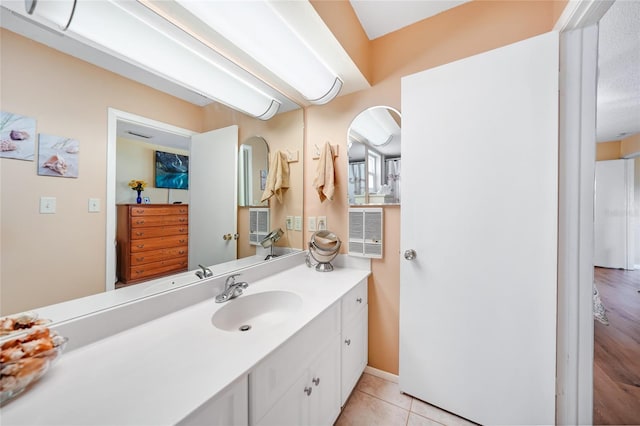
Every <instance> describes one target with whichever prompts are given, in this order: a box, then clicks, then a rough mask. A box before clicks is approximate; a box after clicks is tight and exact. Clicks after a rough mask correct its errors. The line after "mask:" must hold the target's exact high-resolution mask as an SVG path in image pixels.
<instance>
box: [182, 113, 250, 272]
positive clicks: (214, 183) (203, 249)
mask: <svg viewBox="0 0 640 426" xmlns="http://www.w3.org/2000/svg"><path fill="white" fill-rule="evenodd" d="M189 161H190V164H189V270H195V269H198V265H204V266H211V265H214V264H218V263H222V262H226V261H229V260H233V259H235V258H236V256H237V240H236V239H235V238H234V237H233V236H234V235H235V233H236V232H237V221H238V219H237V205H238V188H237V180H236V178H235V176H237V173H238V166H237V165H238V126H236V125H234V126H229V127H225V128H222V129H218V130H212V131H210V132H206V133H201V134H198V135H194V136H192V137H191V157H190V158H189ZM224 235H231V238H230V239H224V238H223V236H224Z"/></svg>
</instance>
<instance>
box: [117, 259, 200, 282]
mask: <svg viewBox="0 0 640 426" xmlns="http://www.w3.org/2000/svg"><path fill="white" fill-rule="evenodd" d="M187 266H188V260H187V257H186V256H184V257H182V258H177V259H170V260H162V261H160V262H152V263H146V264H144V265H138V266H134V267H132V268H130V270H129V276H130V279H132V280H136V279H139V278H145V277H150V276H153V275H157V274H164V273H167V272H171V271H182V270H186V269H187Z"/></svg>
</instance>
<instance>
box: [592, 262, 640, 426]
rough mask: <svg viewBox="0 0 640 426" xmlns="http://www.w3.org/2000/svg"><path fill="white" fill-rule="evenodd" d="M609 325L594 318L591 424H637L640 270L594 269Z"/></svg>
mask: <svg viewBox="0 0 640 426" xmlns="http://www.w3.org/2000/svg"><path fill="white" fill-rule="evenodd" d="M595 279H596V285H597V286H598V291H599V292H600V298H601V299H602V302H603V303H604V306H605V307H606V313H607V317H608V319H609V325H608V326H607V325H604V324H601V323H600V322H598V321H595V335H594V363H593V423H594V424H596V425H614V424H615V425H640V270H635V271H624V270H618V269H606V268H595Z"/></svg>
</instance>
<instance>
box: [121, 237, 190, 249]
mask: <svg viewBox="0 0 640 426" xmlns="http://www.w3.org/2000/svg"><path fill="white" fill-rule="evenodd" d="M188 243H189V237H188V235H173V236H170V237H156V238H147V239H143V240H132V241H131V246H130V250H131V253H138V252H141V251H147V250H158V249H161V248H164V247H179V246H187V245H188Z"/></svg>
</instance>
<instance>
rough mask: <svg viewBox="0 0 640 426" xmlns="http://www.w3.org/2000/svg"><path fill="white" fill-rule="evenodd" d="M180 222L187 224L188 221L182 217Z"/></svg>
mask: <svg viewBox="0 0 640 426" xmlns="http://www.w3.org/2000/svg"><path fill="white" fill-rule="evenodd" d="M179 221H180V222H183V223H184V222H186V221H187V219H186V218H184V217H181V218H180V220H179Z"/></svg>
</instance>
